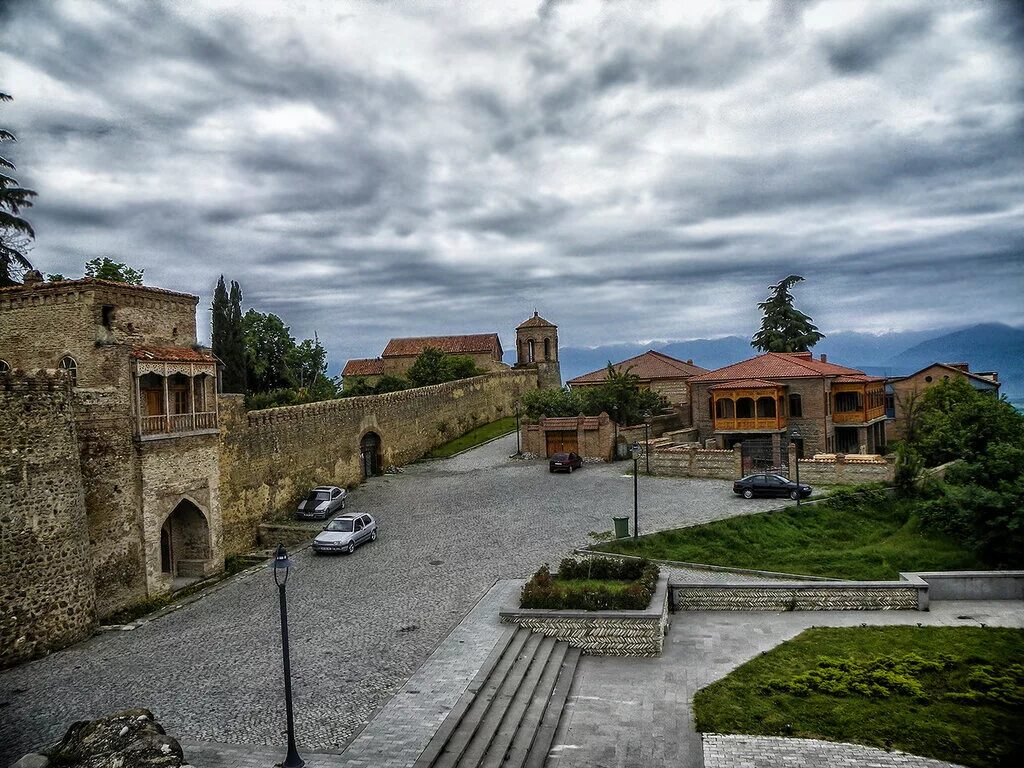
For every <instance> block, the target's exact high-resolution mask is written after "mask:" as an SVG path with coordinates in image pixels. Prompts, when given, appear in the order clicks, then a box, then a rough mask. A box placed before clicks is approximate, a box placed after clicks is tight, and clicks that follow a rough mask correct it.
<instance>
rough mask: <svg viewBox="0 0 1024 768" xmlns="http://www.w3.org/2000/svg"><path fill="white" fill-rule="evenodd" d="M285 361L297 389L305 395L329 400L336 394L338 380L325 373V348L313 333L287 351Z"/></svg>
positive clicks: (313, 398)
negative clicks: (293, 377) (309, 337)
mask: <svg viewBox="0 0 1024 768" xmlns="http://www.w3.org/2000/svg"><path fill="white" fill-rule="evenodd" d="M287 362H288V369H289V370H290V371H291V372H292V374H293V375H294V376H295V379H296V382H297V385H298V388H299V390H300V391H301V392H303V393H305V394H306V396H307V397H309V398H311V399H312V400H331V399H333V398H335V397H337V396H338V392H339V384H338V381H337V380H336V379H334V378H331V377H330V376H328V375H327V350H326V349H324V347H323V344H321V343H320V339H319V337H317V335H316V334H315V333H314V334H313V338H312V339H303V341H302V342H301V343H300V344H298V345H296V346H295V347H293V348H292V349H291V350H290V351H289V352H288V355H287Z"/></svg>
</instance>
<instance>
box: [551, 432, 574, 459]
mask: <svg viewBox="0 0 1024 768" xmlns="http://www.w3.org/2000/svg"><path fill="white" fill-rule="evenodd" d="M544 436H545V437H546V438H547V448H548V453H547V455H548V456H550V455H551V454H553V453H579V451H580V444H579V440H578V438H577V435H576V430H574V429H573V430H561V431H551V432H545V433H544Z"/></svg>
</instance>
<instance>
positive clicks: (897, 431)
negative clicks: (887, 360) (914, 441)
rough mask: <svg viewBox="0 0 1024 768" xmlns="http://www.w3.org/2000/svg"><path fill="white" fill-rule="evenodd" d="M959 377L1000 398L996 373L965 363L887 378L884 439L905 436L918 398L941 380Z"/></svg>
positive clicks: (930, 367)
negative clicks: (911, 412) (973, 369)
mask: <svg viewBox="0 0 1024 768" xmlns="http://www.w3.org/2000/svg"><path fill="white" fill-rule="evenodd" d="M958 378H959V379H964V380H965V381H966V382H967V383H968V384H970V385H971V386H972V387H974V388H975V389H977V390H978V391H979V392H986V393H988V394H991V395H992V396H993V397H999V374H998V373H997V372H995V371H977V372H972V371H971V367H970V365H969V364H968V363H932V364H931V365H928V366H925V367H924V368H922V369H921V370H919V371H917V372H916V373H912V374H910V375H908V376H891V377H889V378H888V379H886V381H885V392H886V394H885V399H886V415H887V416H888V421H886V423H885V436H886V439H887V440H889V441H893V440H899V439H901V438H903V437H904V435H905V434H906V424H907V414H908V410H909V409H910V407H911V404H912V403H913V400H914V398H915V397H916V396H917V395H919V394H920V393H922V392H924V391H925V390H926V389H928V388H929V387H932V386H935V385H936V384H938V383H940V382H942V381H948V380H949V379H958Z"/></svg>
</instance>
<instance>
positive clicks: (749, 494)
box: [743, 488, 754, 499]
mask: <svg viewBox="0 0 1024 768" xmlns="http://www.w3.org/2000/svg"><path fill="white" fill-rule="evenodd" d="M743 498H744V499H752V498H754V492H753V491H752V490H750V489H749V488H747V489H745V490H744V491H743Z"/></svg>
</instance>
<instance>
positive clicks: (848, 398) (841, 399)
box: [836, 392, 864, 413]
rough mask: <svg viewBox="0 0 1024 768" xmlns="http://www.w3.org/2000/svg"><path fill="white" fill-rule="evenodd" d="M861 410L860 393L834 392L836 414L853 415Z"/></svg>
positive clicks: (862, 402) (862, 405) (862, 406)
mask: <svg viewBox="0 0 1024 768" xmlns="http://www.w3.org/2000/svg"><path fill="white" fill-rule="evenodd" d="M863 408H864V401H863V399H862V398H861V394H860V392H836V413H855V412H856V411H860V410H863Z"/></svg>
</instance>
